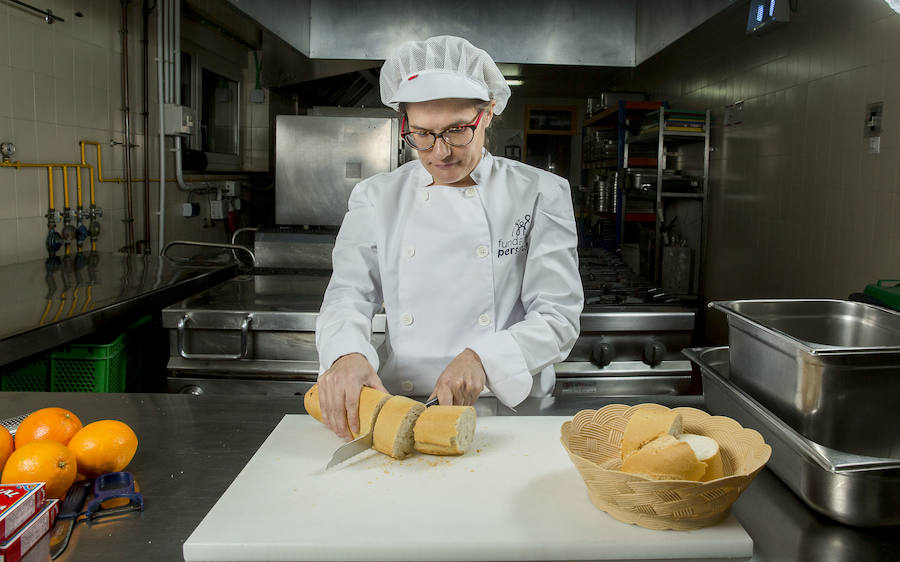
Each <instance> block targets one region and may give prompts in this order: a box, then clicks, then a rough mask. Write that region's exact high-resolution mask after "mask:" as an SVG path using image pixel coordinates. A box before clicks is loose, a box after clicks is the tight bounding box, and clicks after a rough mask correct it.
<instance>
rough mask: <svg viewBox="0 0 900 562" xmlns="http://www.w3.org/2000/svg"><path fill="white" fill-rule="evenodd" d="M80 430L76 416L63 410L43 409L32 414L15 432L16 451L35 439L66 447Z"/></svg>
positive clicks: (79, 421)
mask: <svg viewBox="0 0 900 562" xmlns="http://www.w3.org/2000/svg"><path fill="white" fill-rule="evenodd" d="M79 429H81V420H79V419H78V416H76V415H75V414H73V413H72V412H70V411H69V410H64V409H63V408H43V409H40V410H38V411H37V412H32V413H31V414H30V415H29V416H28V417H27V418H25V419H24V420H22V423H20V424H19V429H17V430H16V449H18V448H19V447H21V446H22V445H25V444H26V443H31V442H32V441H34V440H36V439H50V440H52V441H59V442H60V443H62V444H63V445H67V444H68V443H69V440H70V439H72V436H73V435H75V434H76V433H78V430H79Z"/></svg>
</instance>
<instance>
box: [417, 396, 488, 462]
mask: <svg viewBox="0 0 900 562" xmlns="http://www.w3.org/2000/svg"><path fill="white" fill-rule="evenodd" d="M413 433H414V436H415V444H414V447H415V449H416V450H417V451H419V452H420V453H427V454H429V455H461V454H463V453H465V452H466V449H468V448H469V445H471V444H472V439H473V438H474V436H475V408H473V407H472V406H432V407H430V408H426V409H425V411H424V412H422V415H421V416H419V419H418V421H416V426H415V430H414V432H413Z"/></svg>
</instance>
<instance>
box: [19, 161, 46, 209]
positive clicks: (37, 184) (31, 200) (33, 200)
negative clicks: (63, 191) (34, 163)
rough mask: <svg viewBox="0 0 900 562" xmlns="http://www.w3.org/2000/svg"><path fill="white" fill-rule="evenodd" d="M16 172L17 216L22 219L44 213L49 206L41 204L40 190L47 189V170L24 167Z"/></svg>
mask: <svg viewBox="0 0 900 562" xmlns="http://www.w3.org/2000/svg"><path fill="white" fill-rule="evenodd" d="M15 174H16V176H15V189H16V198H15V204H16V217H17V218H19V219H22V218H29V217H39V216H41V215H43V214H44V213H45V212H46V211H47V208H46V206H42V205H41V196H40V191H46V190H47V172H46V171H44V170H24V169H23V170H19V171H17V172H15ZM39 190H40V191H39Z"/></svg>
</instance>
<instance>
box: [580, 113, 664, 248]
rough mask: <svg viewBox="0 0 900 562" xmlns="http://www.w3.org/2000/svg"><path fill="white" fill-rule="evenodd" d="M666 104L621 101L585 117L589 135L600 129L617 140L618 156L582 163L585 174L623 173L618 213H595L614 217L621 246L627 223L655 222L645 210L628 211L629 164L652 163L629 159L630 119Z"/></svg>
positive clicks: (620, 177) (617, 239)
mask: <svg viewBox="0 0 900 562" xmlns="http://www.w3.org/2000/svg"><path fill="white" fill-rule="evenodd" d="M663 106H665V103H664V102H659V101H627V100H619V101H618V103H617V104H616V105H615V106H613V107H610V108H608V109H606V110H604V111H602V112H600V113H597V114H595V115H592V116H591V117H590V118H588V119H587V120H585V122H584V124H583V128H582V131H583V132H584V133H585V134H589V131H591V130H595V129H600V130H602V131H605V133H606V134H607V135H608V136H610V137H612V136H614V137H615V139H616V143H617V152H616V158H605V159H600V160H596V161H585V162H584V163H583V165H582V173H584V172H585V171H588V170H593V169H603V170H617V171H618V172H619V180H620V181H619V185H618V186H617V191H616V193H614V194H613V197H614V198H615V208H616V211H615V213H601V212H594V214H595V215H597V216H599V217H600V218H601V219H606V220H609V219H614V220H615V232H616V245H617V246H620V245H621V244H622V241H623V239H624V229H625V223H626V222H651V221H652V220H653V218H652V216H644V214H643V213H626V212H625V179H626V178H625V172H627V170H628V168H629V164H630V165H633V166H635V167H636V166H640V165H646V164H648V162H647V161H645V160H644V159H635V158H632V159H630V160H628V159H626V152H627V149H626V142H625V141H626V134H627V133H626V131H627V126H628V122H629V121H631V120H634V119H639V118H641V117H642V116H643V115H646V114H647V113H648V112H650V111H654V110H656V109H659V108H661V107H663Z"/></svg>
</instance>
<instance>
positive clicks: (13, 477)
mask: <svg viewBox="0 0 900 562" xmlns="http://www.w3.org/2000/svg"><path fill="white" fill-rule="evenodd" d="M77 472H78V467H77V466H76V465H75V455H74V454H73V453H72V451H70V450H69V449H68V447H66V446H65V445H63V444H62V443H57V442H56V441H50V440H47V439H43V440H38V441H32V442H31V443H28V444H26V445H24V446H22V447H17V448H16V450H15V451H13V454H12V455H10V456H9V460H7V461H6V466H4V467H3V476H0V483H2V484H20V483H24V482H44V483H46V490H47V497H48V498H61V497H63V496H64V495H65V494H66V491H67V490H68V489H69V486H71V485H72V483H73V482H75V474H76V473H77Z"/></svg>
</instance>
